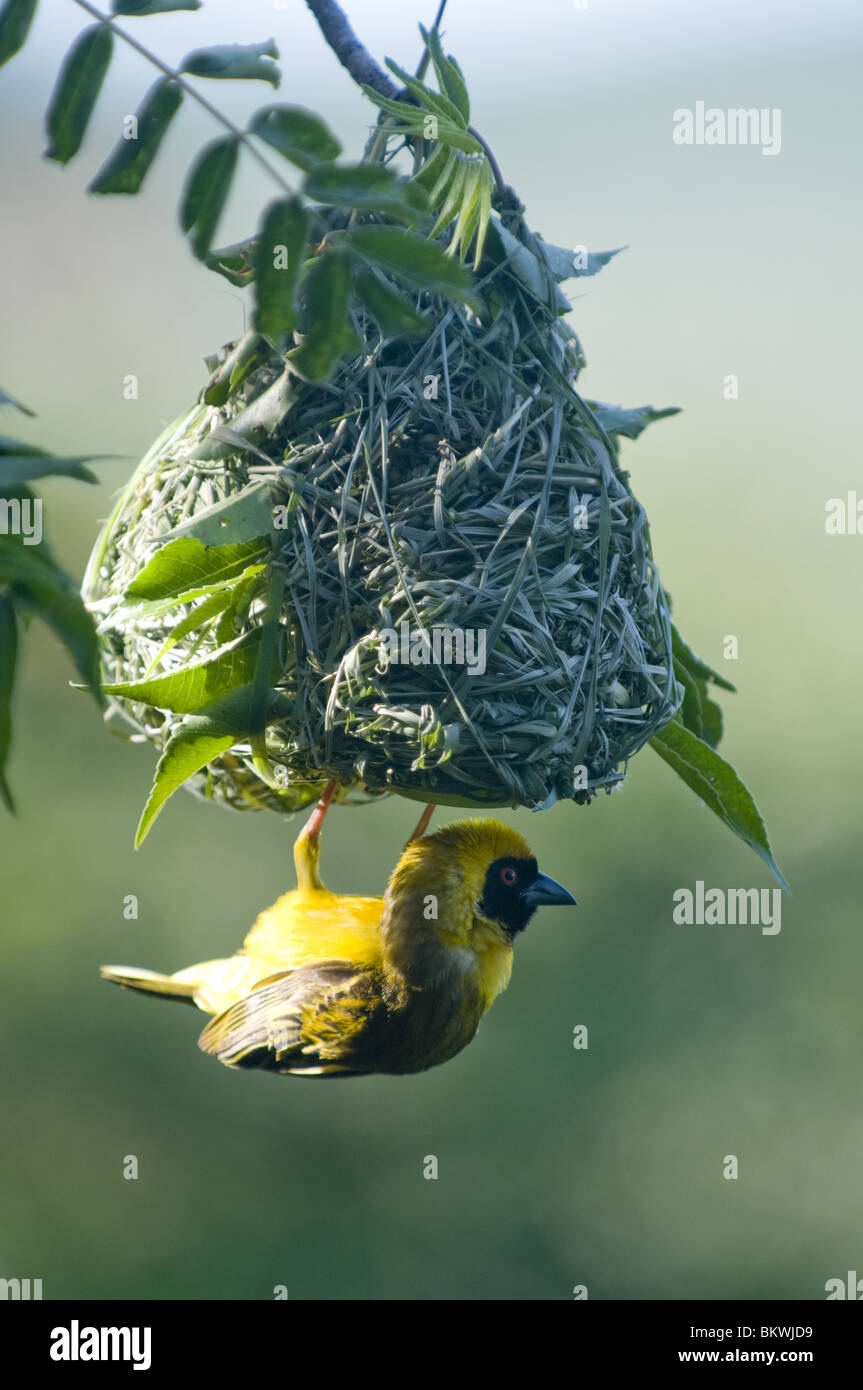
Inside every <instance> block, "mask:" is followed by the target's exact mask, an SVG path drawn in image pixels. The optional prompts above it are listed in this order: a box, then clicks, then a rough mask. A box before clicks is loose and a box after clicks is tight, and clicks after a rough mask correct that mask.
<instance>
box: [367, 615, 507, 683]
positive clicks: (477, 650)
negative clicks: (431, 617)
mask: <svg viewBox="0 0 863 1390" xmlns="http://www.w3.org/2000/svg"><path fill="white" fill-rule="evenodd" d="M485 637H486V633H485V628H482V627H480V628H474V627H429V628H425V627H415V628H412V627H411V626H410V623H408V622H407V621H406V620H405V619H402V621H401V622H400V623H399V625H398V630H396V628H394V627H385V628H382V629H381V631H380V633H379V634H378V641H379V645H380V646H382V647H383V648H384V649H385V651H386V655H387V658H388V660H389V662H390V665H394V666H395V665H401V666H431V665H432V664H434V665H435V666H464V667H465V668H466V670H467V673H468V675H469V676H482V675H484V674H485Z"/></svg>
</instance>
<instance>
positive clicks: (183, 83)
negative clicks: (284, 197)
mask: <svg viewBox="0 0 863 1390" xmlns="http://www.w3.org/2000/svg"><path fill="white" fill-rule="evenodd" d="M74 3H75V4H76V5H78V6H79V7H80V8H81V9H82V10H85V11H86V12H87V14H89V15H92V17H93V19H97V20H98V21H99V23H100V24H104V26H105V28H106V29H110V31H111V33H112V34H116V35H117V38H118V39H122V40H123V42H124V43H127V44H128V45H129V47H130V48H134V50H135V52H136V53H140V55H141V57H142V58H146V59H147V62H148V63H152V64H153V67H154V68H158V70H159V72H162V73H164V74H165V76H166V77H169V78H170V79H171V81H172V82H173V83H175V84H176V86H178V87H180V88H182V90H183V91H184V92H186V93H187V94H188V95H189V96H190V97H191V98H192V99H193V101H196V102H197V103H198V105H199V106H203V108H204V110H205V111H207V112H209V114H210V115H211V116H212V117H213V118H214V119H215V120H217V121H218V122H219V123H220V125H223V126H224V127H225V129H226V130H229V131H230V132H231V134H232V135H233V137H234V139H235V140H236V141H237V143H238V144H240V145H243V146H245V148H246V149H247V150H248V151H249V153H250V154H251V155H252V156H253V157H254V158H255V159H256V160H257V161H258V163H259V164H260V165H261V167H262V168H263V169H266V171H267V173H268V174H269V175H270V177H271V178H272V179H275V181H276V183H277V184H278V185H279V187H280V188H281V189H282V190H283V192H284V193H286V194H289V195H291V196H292V195H293V192H294V190H293V189H292V188H291V185H290V184H289V183H288V182H287V181H286V180H285V179H283V178H282V176H281V174H280V173H279V172H278V170H276V169H274V168H273V166H272V164H271V163H270V161H269V160H268V159H265V158H264V156H263V155H262V154H261V152H260V150H259V149H258V148H257V147H256V146H255V145H253V144H252V142H251V140H250V139H249V136H248V134H247V132H246V131H244V130H240V129H239V127H238V126H235V125H234V122H233V121H229V120H228V117H227V116H224V115H223V114H222V112H221V111H220V110H219V109H218V107H216V106H214V105H213V103H212V102H211V101H207V98H206V97H203V96H201V93H200V92H197V91H196V90H195V88H194V87H192V86H191V85H190V83H189V82H188V81H187V80H186V78H185V77H184V76H183V74H182V73H181V72H178V71H177V69H176V68H172V67H169V66H168V64H167V63H163V62H162V60H161V58H158V57H157V56H156V54H155V53H152V52H151V51H150V49H149V48H145V47H144V45H143V44H142V43H139V42H138V40H137V39H134V38H132V35H131V34H127V33H126V31H125V29H121V28H120V27H119V25H118V24H117V22H116V19H115V18H114V17H113V16H112V15H107V14H103V13H102V11H101V10H97V9H96V6H95V5H91V4H90V3H89V0H74Z"/></svg>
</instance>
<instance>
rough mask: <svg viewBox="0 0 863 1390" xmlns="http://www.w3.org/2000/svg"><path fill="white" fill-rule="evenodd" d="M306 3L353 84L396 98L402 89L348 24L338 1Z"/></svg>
mask: <svg viewBox="0 0 863 1390" xmlns="http://www.w3.org/2000/svg"><path fill="white" fill-rule="evenodd" d="M306 4H307V5H308V7H309V9H310V10H311V12H312V14H313V15H314V17H315V19H316V20H317V21H318V28H319V29H320V31H321V33H322V34H323V36H324V38H325V39H326V41H327V43H328V44H329V46H330V48H331V49H332V50H333V52H334V53H335V55H336V57H337V58H338V60H339V62H340V63H341V65H342V67H343V68H346V69H347V71H348V72H349V73H350V75H351V77H352V78H353V79H354V81H355V82H357V83H359V84H362V83H365V85H366V86H367V87H373V88H374V90H375V91H376V92H379V93H380V95H381V96H383V97H392V98H395V97H397V96H398V95H399V88H398V87H397V86H396V85H395V83H394V82H391V81H390V79H389V78H388V77H387V75H386V73H385V72H384V70H383V68H380V67H378V65H377V63H376V62H375V60H374V58H373V57H372V55H371V54H370V53H369V51H368V49H367V48H366V47H365V46H364V45H363V44H361V43H360V41H359V39H358V38H357V36H356V34H355V33H354V31H353V29H352V28H351V26H350V24H349V23H348V18H347V15H346V14H345V13H344V11H343V10H342V9H341V7H340V6H339V5H337V4H336V3H335V0H306Z"/></svg>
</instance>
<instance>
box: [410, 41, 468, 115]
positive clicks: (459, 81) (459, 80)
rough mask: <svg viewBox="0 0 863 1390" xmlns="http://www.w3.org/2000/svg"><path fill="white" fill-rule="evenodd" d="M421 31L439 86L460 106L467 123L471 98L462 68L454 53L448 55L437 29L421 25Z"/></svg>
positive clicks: (453, 102)
mask: <svg viewBox="0 0 863 1390" xmlns="http://www.w3.org/2000/svg"><path fill="white" fill-rule="evenodd" d="M420 33H421V34H422V36H423V38H424V40H425V42H426V43H427V44H428V50H429V53H430V54H431V60H432V63H433V64H434V70H435V75H436V77H437V80H438V86H439V87H440V89H441V91H442V92H443V93H444V95H445V96H447V97H449V100H450V101H451V102H452V104H453V106H455V107H457V108H458V112H459V115H460V116H461V117H462V119H463V120H464V122H465V124H467V122H468V121H469V120H470V98H469V96H468V91H467V86H466V84H465V80H464V77H463V76H462V71H461V68H460V67H459V65H458V63H457V62H456V60H455V58H453V56H452V54H450V55H449V56H447V55H446V54H445V53H444V51H443V47H442V45H441V41H440V34H439V33H438V30H437V29H432V30H431V31H426V30H425V29H424V28H423V26H422V25H420Z"/></svg>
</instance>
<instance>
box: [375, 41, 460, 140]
mask: <svg viewBox="0 0 863 1390" xmlns="http://www.w3.org/2000/svg"><path fill="white" fill-rule="evenodd" d="M384 61H385V62H386V65H387V67H388V68H389V70H390V72H392V73H394V74H395V76H396V77H397V78H398V79H399V81H400V82H401V83H402V84H403V85H404V86H405V87H406V88H407V90H408V91H409V92H410V94H411V96H413V97H415V98H416V100H417V101H418V102H419V103H420V105H421V106H424V107H425V108H426V110H427V111H430V112H432V114H433V115H435V116H438V117H439V118H440V119H442V120H444V121H451V122H452V124H453V125H454V126H455V127H456V129H460V130H466V129H467V122H466V120H465V118H464V116H463V115H462V113H461V111H459V109H458V107H457V106H456V104H455V102H453V101H450V99H449V97H448V96H445V95H444V94H442V93H440V92H433V91H432V89H431V87H427V86H426V85H425V83H424V82H421V81H420V79H419V78H418V77H414V76H413V75H412V74H411V73H409V72H405V70H404V68H400V67H399V65H398V63H394V62H393V60H392V58H386V59H384Z"/></svg>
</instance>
